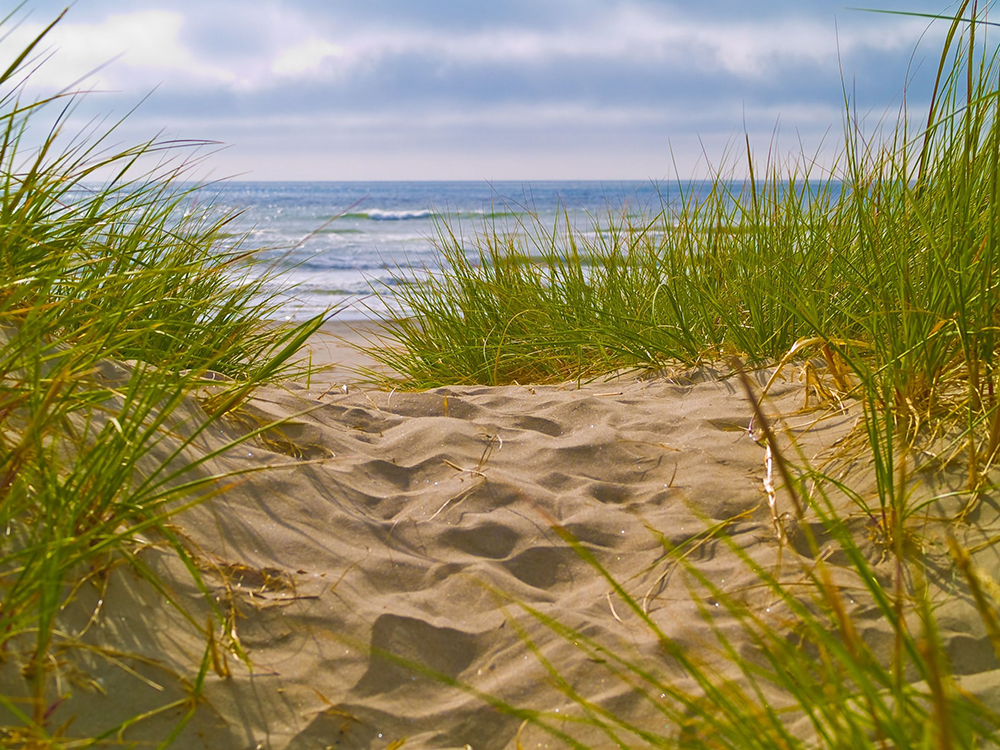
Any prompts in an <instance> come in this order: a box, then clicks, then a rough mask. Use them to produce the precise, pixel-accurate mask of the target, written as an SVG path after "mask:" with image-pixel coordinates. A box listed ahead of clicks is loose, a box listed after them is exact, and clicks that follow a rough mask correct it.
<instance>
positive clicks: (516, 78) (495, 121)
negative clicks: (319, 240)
mask: <svg viewBox="0 0 1000 750" xmlns="http://www.w3.org/2000/svg"><path fill="white" fill-rule="evenodd" d="M848 2H850V0H848ZM856 2H857V4H858V5H864V6H866V7H869V8H881V9H887V10H907V11H917V12H924V13H940V12H942V11H946V10H947V9H948V8H949V7H953V6H949V5H948V4H947V3H946V2H945V1H944V0H856ZM64 7H65V0H64V1H63V2H53V1H51V0H28V2H26V3H25V4H24V6H23V7H22V8H21V9H20V11H19V12H17V13H15V16H14V18H13V19H12V20H10V21H8V22H7V23H6V24H5V25H4V27H3V28H2V29H0V33H2V31H3V30H6V31H7V32H8V33H7V36H6V38H4V39H3V40H2V41H0V62H3V61H4V60H5V59H6V60H9V59H10V58H11V56H12V55H13V54H15V52H16V51H18V50H19V49H20V46H19V45H21V44H23V42H24V41H25V40H27V39H29V38H30V37H32V36H33V35H35V34H37V33H38V32H40V31H41V30H42V29H43V28H44V27H45V26H46V25H47V24H48V23H49V22H50V21H51V20H52V19H54V18H55V17H56V16H57V15H58V14H59V12H60V11H61V10H62V9H63V8H64ZM944 30H945V27H944V24H941V23H940V22H939V23H937V24H933V23H931V22H930V21H928V20H927V19H920V18H913V17H903V16H899V15H889V14H874V13H870V12H863V11H859V10H854V9H851V8H850V7H849V6H848V5H845V4H843V3H842V2H829V1H828V0H773V1H768V0H624V1H621V2H619V1H618V0H489V1H488V2H487V1H486V0H362V1H361V2H358V0H353V1H352V2H342V1H341V0H169V2H168V1H167V0H77V2H75V3H74V5H73V6H72V7H71V8H70V9H69V11H68V12H67V13H66V15H65V17H64V18H63V20H62V21H61V22H60V23H59V24H58V25H57V26H56V27H55V29H53V31H52V32H51V33H50V35H49V36H48V37H47V38H46V41H45V43H44V47H45V50H46V56H47V59H46V60H45V61H44V64H43V65H42V66H41V67H40V68H38V69H37V70H35V72H34V73H33V74H32V76H31V79H30V84H29V87H30V91H31V92H34V93H35V94H36V95H37V93H38V92H44V91H54V90H61V89H63V88H65V87H67V86H71V85H75V87H76V88H78V89H86V90H88V91H91V92H92V93H90V94H89V95H88V96H87V97H86V98H85V99H84V100H83V101H82V102H81V103H80V104H79V105H78V107H77V109H76V110H75V112H74V114H73V120H72V122H73V125H74V126H76V127H82V126H83V124H84V123H86V122H89V121H91V118H95V117H102V116H103V117H107V118H110V119H109V121H113V120H116V119H117V118H120V117H122V116H124V115H125V114H126V113H129V112H131V114H130V115H129V117H128V118H127V120H126V121H125V123H124V124H123V125H122V126H120V128H119V129H118V130H117V131H116V134H115V137H116V138H117V139H119V141H120V142H121V143H122V144H128V143H131V142H133V141H137V140H143V139H146V138H150V137H153V136H156V135H157V134H160V135H162V136H163V137H167V138H191V139H208V140H212V141H218V142H220V143H221V144H225V148H222V149H221V150H219V151H218V152H217V153H214V154H212V156H211V158H210V159H209V160H207V162H206V164H207V165H208V167H207V168H208V169H210V172H211V176H216V177H238V178H240V179H251V180H413V179H423V180H432V179H458V180H492V181H498V180H507V179H513V180H544V179H600V180H625V179H638V180H647V179H653V180H660V179H673V178H678V177H679V178H687V177H699V176H707V175H708V173H710V172H711V171H713V170H715V169H717V168H721V167H724V166H727V165H729V166H732V168H733V169H734V170H735V172H736V173H737V174H739V173H740V172H741V171H743V172H745V170H744V168H743V164H744V162H745V150H744V145H743V144H744V137H745V136H744V134H746V135H747V136H749V137H750V140H751V144H752V148H753V151H754V153H755V158H757V159H758V161H760V160H762V159H766V157H767V155H768V153H769V152H770V153H774V154H778V155H787V154H801V153H805V154H807V155H808V156H809V157H810V158H814V157H815V158H816V159H818V161H819V162H820V163H825V162H828V161H829V159H830V158H832V154H833V153H835V151H836V149H837V145H838V143H839V142H841V141H842V133H843V121H844V111H845V108H844V98H845V90H846V92H847V96H848V97H849V99H850V101H851V102H852V105H853V106H855V107H856V109H857V112H858V113H859V114H860V115H861V116H862V117H864V118H865V122H866V123H868V124H869V126H874V124H875V123H877V122H878V121H879V120H880V119H882V118H885V117H888V119H889V120H892V121H894V120H895V118H896V115H897V113H898V110H899V107H900V104H901V102H902V100H903V94H904V90H905V91H906V98H907V102H908V106H909V107H910V108H911V109H917V110H919V109H920V107H921V105H922V104H924V103H925V102H926V100H927V98H928V95H929V91H930V84H931V82H932V80H933V75H934V72H935V68H936V65H937V57H938V55H939V53H940V45H941V40H942V39H943V32H944ZM136 105H139V106H138V108H137V109H135V111H134V112H132V110H133V108H136Z"/></svg>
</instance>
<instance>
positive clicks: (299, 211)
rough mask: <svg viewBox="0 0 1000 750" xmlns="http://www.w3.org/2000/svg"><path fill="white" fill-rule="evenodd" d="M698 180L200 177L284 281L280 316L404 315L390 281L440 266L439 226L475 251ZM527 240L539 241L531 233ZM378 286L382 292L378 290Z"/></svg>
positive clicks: (647, 201) (588, 224) (624, 208)
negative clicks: (500, 238)
mask: <svg viewBox="0 0 1000 750" xmlns="http://www.w3.org/2000/svg"><path fill="white" fill-rule="evenodd" d="M685 187H686V189H687V190H690V189H691V185H690V184H689V185H687V186H684V185H679V184H677V183H673V184H671V185H664V184H663V183H660V184H656V183H652V182H530V183H528V182H493V183H487V182H228V183H220V184H216V185H212V186H209V187H205V188H202V190H201V192H202V194H203V197H204V198H205V199H208V200H211V201H212V202H214V203H215V204H216V205H217V206H218V207H219V208H221V209H223V210H239V211H241V212H242V213H240V215H239V216H238V218H237V220H236V222H235V224H234V226H233V231H234V232H236V233H244V232H245V233H246V234H247V239H246V241H245V243H244V244H245V245H247V246H250V247H264V248H267V249H266V250H265V251H264V253H263V254H262V256H261V258H262V259H264V260H265V261H267V264H268V267H270V268H271V269H273V270H274V271H276V272H277V275H276V282H275V283H276V284H279V285H280V287H281V289H282V291H281V294H280V297H279V299H280V301H281V304H280V307H279V308H278V310H277V313H276V316H277V317H279V318H282V319H287V320H301V319H303V318H306V317H310V316H313V315H315V314H317V313H320V312H323V311H325V310H330V311H335V313H336V317H337V319H338V320H357V319H363V318H376V319H377V318H385V317H388V316H392V315H405V314H406V310H404V309H402V308H401V307H400V306H399V304H397V302H396V299H395V297H394V295H393V289H394V288H398V285H399V284H401V283H413V282H414V281H418V280H419V279H420V278H421V277H422V276H423V275H425V274H427V273H435V272H438V271H439V270H440V263H439V254H438V251H437V246H438V245H437V243H438V238H439V237H440V232H441V231H442V230H445V231H447V232H451V233H453V234H454V235H455V236H456V238H458V239H459V241H460V242H461V243H462V245H463V247H465V248H466V249H467V253H468V255H469V257H470V258H471V259H472V260H473V261H474V262H476V261H478V253H477V252H476V250H475V236H476V235H477V234H481V233H483V232H491V231H493V230H494V229H495V230H497V231H499V232H501V233H508V232H510V233H520V234H524V235H530V234H531V233H532V232H537V231H539V229H543V230H544V229H545V228H548V231H551V230H552V228H553V227H554V226H555V225H556V223H557V222H558V223H559V226H561V227H563V228H564V227H565V224H566V222H567V221H568V222H569V224H570V225H572V226H573V227H574V229H575V230H576V231H578V232H582V233H585V234H592V233H594V232H597V231H600V229H601V225H602V222H603V224H604V225H605V226H606V224H607V219H608V216H609V212H611V213H612V214H615V215H619V216H620V215H622V213H623V212H624V213H625V214H631V215H636V216H639V215H646V216H650V215H655V214H656V213H658V212H660V211H661V210H663V207H664V206H665V205H668V204H669V203H670V202H671V201H673V200H676V199H677V197H678V196H679V195H681V194H682V193H683V192H684V188H685ZM525 246H526V247H529V248H530V247H531V242H530V241H529V240H527V238H526V240H525ZM374 292H377V294H375V293H374Z"/></svg>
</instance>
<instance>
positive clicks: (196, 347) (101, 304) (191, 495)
mask: <svg viewBox="0 0 1000 750" xmlns="http://www.w3.org/2000/svg"><path fill="white" fill-rule="evenodd" d="M11 20H12V17H10V16H9V17H8V18H7V19H5V21H4V23H5V24H6V23H10V22H11ZM54 25H55V23H53V24H52V26H54ZM52 26H49V27H48V28H47V29H46V30H45V31H44V32H43V33H42V34H40V35H39V36H38V37H37V38H36V39H34V40H33V41H32V42H31V44H30V45H28V46H27V47H26V48H25V49H24V50H23V51H22V52H21V53H20V54H18V55H17V56H16V58H15V59H14V60H13V62H12V64H11V65H10V66H9V67H8V68H7V69H6V70H4V71H2V72H0V529H2V534H0V663H2V664H4V665H6V666H7V669H6V671H5V673H4V674H5V684H4V685H3V686H2V689H0V744H2V745H3V746H4V747H22V746H23V747H32V748H41V747H48V746H53V747H55V746H65V743H72V742H74V741H78V742H80V743H83V744H86V741H87V740H88V738H74V737H73V735H72V727H59V726H53V722H54V721H55V719H53V716H54V715H57V714H56V713H55V712H56V709H57V708H58V706H59V704H60V702H61V701H62V700H63V698H64V697H65V695H63V694H61V693H60V692H59V691H57V689H56V688H57V685H60V684H61V685H63V686H64V687H65V684H66V682H65V679H64V677H63V676H62V672H63V671H64V668H65V667H66V664H67V660H69V662H71V661H72V654H73V651H74V649H78V648H79V649H83V648H84V645H83V641H82V638H83V632H68V631H67V630H66V629H64V627H63V625H61V624H60V616H61V613H63V612H64V610H65V609H66V608H67V607H69V606H70V605H71V604H72V603H73V602H74V600H75V599H76V595H77V593H78V592H79V591H80V589H81V588H82V587H84V586H91V585H97V586H98V587H100V586H101V585H102V581H104V580H105V576H106V573H107V571H109V570H111V569H112V568H113V567H115V566H116V565H119V564H121V563H123V562H124V563H125V564H127V565H128V566H130V567H131V569H132V570H133V571H135V572H136V573H137V574H138V575H139V576H141V577H144V578H146V579H147V580H149V581H150V582H151V583H153V584H154V586H155V585H157V584H156V580H155V575H154V574H153V573H152V572H151V571H150V569H149V568H148V566H146V565H145V564H143V562H142V560H141V558H140V557H139V555H138V552H139V550H140V549H141V548H142V547H144V546H147V545H149V544H152V543H155V544H158V545H165V546H167V547H168V548H172V549H173V550H174V551H175V552H176V553H177V554H178V555H179V556H180V558H181V559H182V560H183V561H184V562H185V564H186V566H187V568H188V570H189V571H190V573H191V575H192V576H193V577H194V578H195V580H196V581H197V582H199V583H200V578H199V576H200V574H199V572H198V568H197V566H196V565H195V563H194V561H193V559H192V555H191V553H190V552H189V551H188V549H187V547H186V545H185V542H184V540H183V539H182V538H180V537H179V536H178V535H177V533H176V532H175V531H174V530H173V529H172V528H171V526H170V524H169V519H170V518H171V517H172V516H173V515H174V514H176V513H177V512H179V511H180V510H183V509H184V508H185V507H188V506H190V505H191V504H192V503H196V502H200V501H201V500H203V499H205V498H206V497H209V496H210V495H211V494H213V493H215V492H218V491H219V489H220V486H221V485H220V481H219V480H220V479H221V477H216V476H211V475H210V474H209V473H208V472H207V471H204V470H203V469H202V464H203V463H204V462H205V461H206V460H208V459H209V458H211V457H212V456H214V455H218V454H219V453H222V452H224V451H225V450H227V449H228V448H230V447H232V446H233V445H235V443H230V444H229V445H226V446H222V447H220V448H218V449H217V450H215V451H211V452H209V453H208V454H206V452H205V451H201V452H200V453H196V452H195V453H189V452H188V451H187V448H188V447H189V446H190V445H191V444H192V443H193V442H195V441H196V440H197V439H198V437H199V435H201V434H202V433H203V432H204V431H205V429H207V428H208V427H209V426H211V424H212V423H213V421H214V420H217V419H219V418H221V416H222V414H223V413H224V412H226V411H227V410H230V409H233V408H234V407H236V406H238V404H239V403H240V402H241V401H242V400H243V399H245V398H246V397H247V396H248V395H249V393H250V392H251V391H252V390H253V389H254V388H255V387H257V386H259V385H260V384H262V383H265V382H268V381H271V380H274V379H275V378H276V377H278V376H280V375H282V374H285V373H288V372H290V371H292V370H293V369H294V368H293V366H292V365H290V364H289V363H290V361H291V360H290V357H291V355H292V354H294V353H295V351H296V350H297V349H298V348H299V347H300V346H301V344H302V343H303V341H304V340H305V338H306V337H307V336H308V335H309V334H310V333H311V332H312V331H314V330H315V329H316V327H317V326H318V325H319V323H320V320H319V319H315V320H311V321H309V322H306V323H303V324H299V325H296V326H286V327H280V326H275V325H273V324H269V323H266V322H264V320H265V318H266V317H267V316H268V314H269V312H270V311H271V310H273V308H274V306H275V301H274V298H273V295H271V296H269V295H268V293H267V292H266V289H265V288H264V284H265V283H266V281H267V280H262V279H260V278H256V279H255V280H250V277H249V276H246V274H245V273H244V272H243V271H241V270H240V269H243V268H245V267H246V265H245V261H246V260H247V258H248V257H250V255H251V254H252V253H251V252H249V251H246V250H244V249H242V248H241V247H240V243H239V241H238V238H237V239H236V240H234V239H233V238H232V237H230V236H229V234H228V232H229V230H228V225H229V222H230V221H231V219H232V217H231V216H224V215H220V214H219V212H218V211H216V210H214V209H213V207H212V206H199V205H198V204H197V202H196V201H195V193H194V189H193V188H191V187H190V183H182V181H183V180H184V179H185V178H186V176H187V174H188V170H189V169H190V168H191V166H192V162H191V161H185V160H184V159H183V158H182V155H178V156H176V157H175V161H174V162H171V161H170V160H169V157H170V156H171V153H172V152H173V153H177V147H176V145H175V144H169V143H159V142H157V141H150V142H147V143H143V144H141V145H139V146H136V147H134V148H129V149H126V150H114V149H113V148H111V147H110V146H109V145H108V143H109V139H110V138H111V137H112V133H113V129H112V130H111V131H109V132H106V133H103V134H102V133H96V134H91V135H90V136H89V137H83V138H81V137H79V136H78V137H70V136H66V135H64V133H63V131H64V129H65V128H66V127H67V119H68V115H69V113H71V111H72V107H73V102H74V96H73V95H72V94H60V95H56V96H51V97H48V98H42V99H29V98H28V94H27V93H26V91H25V83H26V81H27V80H28V79H29V78H30V74H31V71H32V69H33V67H34V66H35V65H36V64H37V63H38V56H39V52H40V50H41V47H40V45H41V44H42V43H43V40H44V39H45V37H46V35H47V34H48V32H49V31H50V30H51V28H52ZM40 128H41V129H42V130H44V131H45V132H46V133H47V134H46V135H45V136H44V137H43V138H42V140H41V142H40V143H39V142H37V141H34V140H30V145H29V139H32V138H36V137H37V135H38V132H39V129H40ZM187 145H191V144H187ZM194 145H197V144H194ZM178 160H179V161H178ZM185 185H186V186H185ZM206 383H212V384H213V388H214V390H215V396H214V398H212V399H202V403H203V406H204V408H202V407H198V406H197V404H198V401H197V400H196V399H195V396H196V394H197V393H198V392H200V391H202V390H204V388H205V386H206ZM252 436H253V432H251V433H250V434H249V435H247V436H246V437H244V438H239V439H237V440H236V442H237V443H238V442H240V441H241V440H244V439H247V438H248V437H252ZM157 588H158V590H160V593H161V594H162V595H163V596H165V597H167V598H168V600H169V599H170V592H169V591H167V590H165V589H163V588H162V587H160V586H158V587H157ZM202 590H203V591H207V589H205V588H204V586H202ZM206 600H207V601H208V602H209V605H210V607H211V608H212V611H213V612H214V619H213V620H212V621H210V622H209V623H208V625H207V626H206V624H205V623H204V621H195V620H194V619H191V627H192V628H194V629H196V630H201V631H203V632H204V635H205V637H206V644H208V645H207V646H206V649H207V651H206V653H208V650H211V649H218V648H224V649H230V650H231V651H232V652H233V653H234V654H235V655H236V656H237V657H241V658H245V654H243V653H242V651H241V649H240V648H239V644H238V642H235V641H233V640H232V639H226V638H225V637H221V636H219V635H218V633H223V634H225V633H229V632H230V630H229V628H228V627H226V626H225V625H226V622H225V618H226V617H227V616H228V615H226V614H225V613H223V612H221V611H220V610H219V608H218V606H217V605H215V604H214V602H212V601H211V600H210V599H209V598H208V597H207V596H206ZM173 604H174V605H175V606H177V607H178V609H179V610H180V611H181V612H186V611H187V608H188V606H189V605H186V604H185V603H183V602H180V601H177V600H173ZM93 618H94V619H99V618H100V611H99V610H98V611H95V612H94V613H93ZM87 627H89V625H88V626H87ZM84 630H86V628H84ZM213 631H218V633H215V634H213ZM92 651H93V649H90V651H89V652H88V653H90V652H92ZM98 656H99V654H98ZM118 656H120V655H118ZM107 658H108V659H110V660H111V661H112V662H115V663H120V662H118V661H116V659H117V658H118V657H116V656H115V655H112V654H108V655H107ZM209 661H210V660H209V659H208V657H207V656H206V661H205V663H204V664H202V665H200V670H201V671H200V673H199V674H198V676H197V678H196V679H195V680H194V682H193V683H192V684H193V685H194V687H193V688H192V691H193V694H192V695H191V696H190V699H189V700H188V701H187V702H186V705H187V706H188V708H190V710H192V711H193V709H194V706H195V704H196V702H197V693H198V690H199V686H200V684H201V681H202V680H203V679H204V672H205V670H206V669H207V666H206V665H207V664H208V663H209ZM12 664H13V665H14V666H16V667H17V668H18V669H19V670H20V679H17V680H14V681H13V682H11V681H10V678H11V675H12V671H11V669H10V665H12ZM192 670H193V672H194V673H198V672H199V665H197V664H195V665H193V666H192ZM15 683H16V684H15ZM172 707H173V708H177V706H172ZM165 708H170V707H165ZM127 723H128V722H126V724H127ZM124 726H125V725H121V724H119V725H117V726H108V727H107V735H108V736H111V735H114V733H115V732H118V731H119V730H121V729H123V728H124ZM89 739H95V738H89ZM164 739H167V738H164Z"/></svg>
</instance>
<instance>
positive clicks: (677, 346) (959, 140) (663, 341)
mask: <svg viewBox="0 0 1000 750" xmlns="http://www.w3.org/2000/svg"><path fill="white" fill-rule="evenodd" d="M973 10H974V5H973V4H971V3H963V5H962V9H961V12H959V13H958V14H957V15H956V20H955V22H954V24H953V26H952V28H951V30H950V32H949V34H948V37H947V44H946V46H945V48H944V50H943V51H942V54H941V58H940V69H939V71H938V76H937V81H936V85H935V87H934V93H933V98H932V101H931V103H930V109H929V113H928V116H927V118H926V119H924V118H922V117H921V118H920V120H919V122H916V121H914V120H913V118H911V117H909V114H908V112H907V111H906V110H904V112H903V114H902V116H901V118H900V121H899V123H898V125H897V127H896V129H895V131H894V132H893V133H891V134H890V135H889V137H886V136H885V135H884V134H880V135H879V136H878V138H877V139H876V138H874V137H872V138H871V140H866V136H865V134H864V132H863V129H862V125H861V124H860V123H858V122H856V120H855V115H854V113H853V112H852V111H851V110H850V109H848V111H847V120H846V123H845V124H846V136H845V142H844V147H843V150H842V152H841V155H840V157H839V159H838V160H837V161H836V162H835V164H834V165H833V166H832V168H830V169H829V170H827V171H824V172H823V174H820V175H818V174H817V172H818V170H817V169H816V168H811V167H810V166H809V164H810V163H812V162H811V160H810V159H808V156H807V155H803V157H802V159H801V161H800V162H798V163H793V164H792V165H791V166H790V167H789V166H786V165H782V164H778V163H774V162H772V163H768V164H765V165H761V164H759V163H757V162H756V161H755V160H754V159H753V157H752V156H750V157H748V158H749V162H748V165H749V169H750V174H751V175H752V176H751V177H750V179H747V180H740V181H738V182H736V181H733V180H732V179H727V178H726V175H725V174H723V173H722V172H720V173H719V176H718V178H717V179H716V180H715V181H714V183H709V184H706V185H699V184H698V183H692V184H688V185H685V184H683V183H681V184H680V185H679V186H677V187H673V188H672V190H673V191H674V193H673V194H670V195H664V205H663V208H662V210H661V211H660V212H659V213H657V214H656V215H648V214H647V215H646V216H643V215H641V214H639V215H636V214H635V213H629V212H628V211H623V212H622V213H621V214H619V215H614V214H612V215H610V216H608V217H607V218H606V221H605V222H602V223H603V224H605V226H603V227H602V228H601V230H600V231H598V232H597V233H595V234H593V235H592V236H588V235H586V234H582V233H579V232H576V231H574V230H573V229H572V228H570V227H568V226H554V227H542V226H538V225H535V226H522V227H505V226H503V225H498V224H495V223H494V224H488V225H484V226H483V227H481V231H480V232H478V233H477V234H476V235H475V237H474V238H473V239H472V240H471V241H470V240H468V239H466V238H464V237H462V236H461V234H456V233H455V232H453V231H451V229H450V228H448V227H442V231H441V233H440V237H439V243H438V245H439V250H440V255H441V261H442V268H443V270H442V271H440V272H430V273H428V275H427V277H426V278H421V280H420V281H417V282H413V283H404V284H399V285H396V286H394V287H393V291H394V295H396V296H397V297H399V298H400V300H401V303H402V306H403V307H404V308H405V309H407V310H409V311H412V317H411V318H407V319H403V320H397V321H392V322H391V323H390V325H389V326H388V334H387V335H388V338H389V340H390V341H391V342H392V343H398V344H399V345H401V346H400V347H399V348H398V349H397V350H395V351H394V350H392V349H387V350H377V349H376V350H374V351H373V354H374V356H376V357H377V358H378V359H380V360H381V361H382V362H383V363H384V364H386V365H388V366H389V367H391V368H392V369H393V370H394V371H396V372H398V373H399V377H398V378H394V379H386V380H385V382H386V383H387V384H388V383H390V382H391V384H392V385H393V386H397V387H408V388H416V389H422V388H427V387H432V386H435V385H440V384H445V383H449V384H451V383H470V384H471V383H481V384H491V385H500V384H505V383H512V382H528V381H531V382H546V381H548V382H558V381H562V380H569V379H576V378H579V377H588V376H593V375H597V374H601V373H606V372H609V371H613V370H616V369H621V368H654V369H655V368H660V367H663V366H666V365H676V364H684V365H692V364H698V363H701V362H704V361H720V360H722V359H724V358H725V357H728V356H731V355H734V354H735V355H738V356H740V357H742V358H743V359H744V360H746V361H748V362H750V363H753V364H761V363H766V362H776V361H778V360H780V359H782V358H783V357H785V356H786V355H787V354H790V353H791V354H793V355H795V356H797V357H798V358H805V357H808V356H810V355H814V354H820V355H822V356H823V357H824V358H825V359H826V361H827V362H828V364H829V371H830V375H831V377H832V381H833V385H834V386H835V387H836V388H837V389H838V390H839V391H841V392H845V393H846V392H852V393H854V394H864V397H865V398H867V399H869V400H870V401H871V405H872V408H873V409H875V410H876V411H877V412H878V413H883V412H884V411H885V410H888V411H889V412H891V413H892V414H893V415H894V419H902V420H904V421H906V422H907V423H909V424H911V425H912V426H913V427H914V429H916V428H917V427H918V426H920V425H924V424H928V423H934V422H939V421H940V419H941V418H943V417H961V419H962V420H963V422H964V425H965V427H966V428H967V429H969V430H974V431H977V432H978V433H979V434H981V435H985V437H984V438H983V442H982V444H980V443H977V444H976V447H975V448H974V451H975V455H976V463H977V465H979V464H982V465H985V464H986V463H988V462H989V461H991V460H992V458H993V454H995V452H996V450H997V448H998V447H1000V420H998V419H997V418H996V417H995V416H994V415H995V414H996V410H995V408H994V407H995V391H996V382H995V381H996V375H997V373H996V355H997V345H998V338H997V336H996V333H995V328H996V325H997V322H998V314H1000V312H998V303H997V299H998V284H1000V279H998V276H997V272H996V269H997V268H998V267H1000V266H998V264H1000V245H998V240H997V237H998V231H997V230H998V226H1000V225H998V221H1000V209H998V208H997V205H998V201H997V198H998V192H1000V178H998V177H997V175H998V159H1000V124H998V121H997V109H998V107H1000V102H998V98H997V96H996V90H997V79H998V75H1000V64H998V62H1000V61H998V58H997V55H996V52H995V50H994V49H993V47H992V45H991V43H990V41H989V40H987V39H985V38H984V37H985V34H986V28H987V27H986V25H985V23H984V20H983V11H976V13H977V15H976V21H975V22H974V23H973V22H971V19H968V18H965V19H963V18H962V16H963V14H966V15H968V14H969V13H970V12H971V11H973ZM470 242H471V243H472V244H471V245H470ZM858 386H860V389H858Z"/></svg>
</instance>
